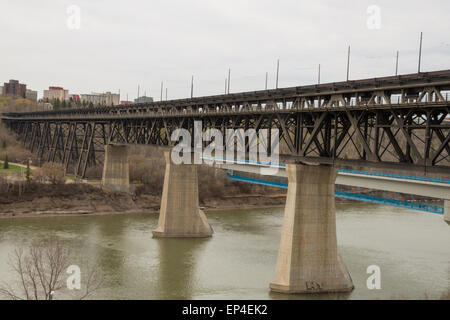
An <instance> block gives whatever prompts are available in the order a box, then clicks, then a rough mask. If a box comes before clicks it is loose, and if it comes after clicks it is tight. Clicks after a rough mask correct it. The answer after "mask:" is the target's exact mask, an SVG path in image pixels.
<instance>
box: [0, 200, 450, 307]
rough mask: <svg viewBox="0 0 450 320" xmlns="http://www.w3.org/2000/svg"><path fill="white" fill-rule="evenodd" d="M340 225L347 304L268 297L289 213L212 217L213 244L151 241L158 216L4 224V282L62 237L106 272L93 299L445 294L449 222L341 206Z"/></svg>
mask: <svg viewBox="0 0 450 320" xmlns="http://www.w3.org/2000/svg"><path fill="white" fill-rule="evenodd" d="M336 215H337V237H338V245H339V251H340V253H341V255H342V258H343V260H344V262H345V263H346V265H347V268H348V269H349V271H350V274H351V276H352V278H353V282H354V284H355V290H354V291H353V292H351V293H347V294H321V295H284V294H276V293H271V292H269V290H268V286H269V283H270V282H271V281H272V279H273V276H274V271H275V264H276V259H277V253H278V247H279V243H280V232H281V225H282V219H283V209H282V208H275V209H273V208H272V209H258V210H233V211H220V212H209V213H207V217H208V220H209V222H210V223H211V225H212V226H213V228H214V231H215V233H214V236H213V237H212V238H210V239H153V238H152V233H151V231H152V230H153V229H155V228H156V225H157V216H156V215H153V214H133V215H104V216H100V215H99V216H81V217H70V216H58V217H44V218H20V219H0V276H1V280H3V281H6V282H11V281H12V280H13V279H14V278H13V273H12V272H11V270H10V269H9V267H8V264H7V260H8V255H9V254H10V253H11V252H12V251H13V250H14V248H16V247H17V246H21V245H27V244H28V243H29V242H31V241H32V240H35V239H41V238H48V237H49V236H56V237H59V238H61V239H63V240H64V241H65V242H67V244H68V245H70V246H71V248H72V249H73V253H74V257H75V258H74V261H73V263H74V264H77V263H78V262H79V261H78V260H80V261H81V260H83V261H89V262H90V263H91V264H92V263H95V264H98V265H99V269H100V270H101V271H102V273H103V275H104V278H105V281H104V284H103V287H102V288H101V289H100V290H98V291H96V292H95V294H94V295H93V296H92V297H91V298H96V299H324V298H326V299H329V298H333V299H334V298H338V299H390V298H394V299H395V298H397V299H426V298H428V299H430V298H432V299H434V298H439V297H440V296H441V295H442V294H443V293H444V292H448V290H449V289H450V226H448V225H447V224H446V223H445V222H444V221H443V217H442V216H440V215H435V214H427V213H422V212H417V211H411V210H406V209H400V208H392V207H386V206H380V205H372V204H337V207H336ZM80 263H81V262H80ZM370 265H378V266H379V267H380V269H381V289H380V290H376V289H375V290H369V289H368V288H367V285H366V281H367V278H368V277H369V276H370V275H369V274H367V273H366V271H367V267H368V266H370ZM82 272H83V270H82ZM82 276H83V274H82Z"/></svg>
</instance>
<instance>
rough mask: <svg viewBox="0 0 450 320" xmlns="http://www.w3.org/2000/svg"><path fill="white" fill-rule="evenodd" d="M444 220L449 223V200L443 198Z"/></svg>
mask: <svg viewBox="0 0 450 320" xmlns="http://www.w3.org/2000/svg"><path fill="white" fill-rule="evenodd" d="M444 221H445V222H447V223H448V225H450V200H444Z"/></svg>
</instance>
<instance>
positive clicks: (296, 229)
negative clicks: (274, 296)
mask: <svg viewBox="0 0 450 320" xmlns="http://www.w3.org/2000/svg"><path fill="white" fill-rule="evenodd" d="M286 167H287V174H288V178H289V186H288V193H287V199H286V207H285V210H284V222H283V228H282V233H281V243H280V249H279V251H278V260H277V266H276V270H275V279H274V281H273V282H272V283H271V284H270V289H271V290H272V291H275V292H281V293H318V292H348V291H351V290H353V288H354V286H353V282H352V279H351V277H350V274H349V273H348V271H347V268H346V267H345V265H344V263H343V261H342V259H341V257H340V255H339V254H338V253H337V239H336V217H335V203H334V187H335V184H334V182H335V180H336V176H337V170H336V169H334V168H333V167H324V166H305V165H296V164H288V165H287V166H286Z"/></svg>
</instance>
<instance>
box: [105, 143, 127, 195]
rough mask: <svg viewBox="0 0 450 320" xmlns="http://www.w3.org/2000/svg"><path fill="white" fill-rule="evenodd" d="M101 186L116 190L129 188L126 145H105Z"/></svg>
mask: <svg viewBox="0 0 450 320" xmlns="http://www.w3.org/2000/svg"><path fill="white" fill-rule="evenodd" d="M102 186H103V187H105V188H107V189H112V190H116V191H126V192H128V191H129V190H130V174H129V162H128V147H127V146H116V145H106V146H105V163H104V165H103V176H102Z"/></svg>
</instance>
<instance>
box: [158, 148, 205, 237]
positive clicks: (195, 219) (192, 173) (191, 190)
mask: <svg viewBox="0 0 450 320" xmlns="http://www.w3.org/2000/svg"><path fill="white" fill-rule="evenodd" d="M170 154H171V152H170V151H164V157H165V160H166V170H165V174H164V186H163V194H162V198H161V209H160V214H159V220H158V227H157V228H156V230H154V231H153V237H155V238H158V237H172V238H203V237H211V236H212V234H213V229H212V227H211V226H210V225H209V223H208V221H207V218H206V216H205V214H204V212H203V211H202V210H200V207H199V197H198V176H197V165H194V164H179V165H176V164H174V163H172V161H171V159H170Z"/></svg>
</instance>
